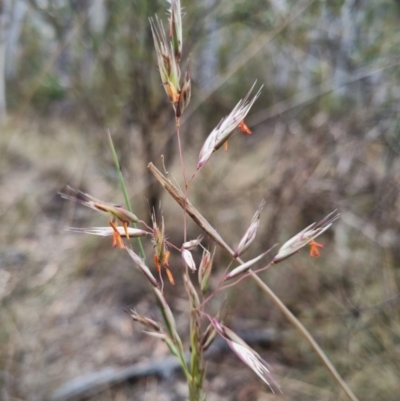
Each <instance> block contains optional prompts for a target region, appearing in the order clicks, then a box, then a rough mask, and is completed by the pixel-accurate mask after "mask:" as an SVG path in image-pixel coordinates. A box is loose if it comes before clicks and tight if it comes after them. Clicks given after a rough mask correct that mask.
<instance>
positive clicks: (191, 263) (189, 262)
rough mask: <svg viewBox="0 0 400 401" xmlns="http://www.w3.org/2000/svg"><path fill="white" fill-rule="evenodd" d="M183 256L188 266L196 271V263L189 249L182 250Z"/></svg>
mask: <svg viewBox="0 0 400 401" xmlns="http://www.w3.org/2000/svg"><path fill="white" fill-rule="evenodd" d="M182 258H183V260H184V261H185V263H186V266H187V267H188V268H189V269H190V270H191V271H192V272H193V271H196V263H194V260H193V255H192V254H191V252H190V251H188V250H187V249H184V250H183V251H182Z"/></svg>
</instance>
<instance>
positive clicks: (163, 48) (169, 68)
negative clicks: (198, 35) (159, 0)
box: [150, 0, 191, 119]
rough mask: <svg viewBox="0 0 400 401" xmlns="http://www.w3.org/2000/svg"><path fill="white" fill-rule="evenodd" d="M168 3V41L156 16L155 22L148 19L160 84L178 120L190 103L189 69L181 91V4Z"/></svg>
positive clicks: (178, 0) (172, 0) (176, 1)
mask: <svg viewBox="0 0 400 401" xmlns="http://www.w3.org/2000/svg"><path fill="white" fill-rule="evenodd" d="M169 3H170V4H171V7H170V9H169V13H170V18H169V39H168V38H167V35H166V34H165V31H164V27H163V24H162V22H161V21H160V20H159V19H158V17H157V16H156V17H155V20H153V19H152V18H150V25H151V31H152V34H153V40H154V47H155V49H156V55H157V64H158V69H159V71H160V76H161V82H162V84H163V85H164V89H165V92H166V93H167V96H168V98H169V101H170V102H171V104H172V107H173V108H174V110H175V117H176V118H177V119H178V118H179V117H180V116H181V115H182V113H183V110H184V109H185V108H186V107H187V106H188V104H189V102H190V97H191V78H190V71H189V68H187V70H186V73H185V76H184V79H183V84H182V89H181V84H180V79H181V68H180V65H179V62H180V60H181V58H182V10H181V2H180V0H171V1H169Z"/></svg>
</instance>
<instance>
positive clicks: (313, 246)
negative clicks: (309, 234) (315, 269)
mask: <svg viewBox="0 0 400 401" xmlns="http://www.w3.org/2000/svg"><path fill="white" fill-rule="evenodd" d="M308 245H310V253H309V256H310V258H312V257H313V256H315V257H317V258H319V257H320V256H321V254H320V252H319V249H318V248H321V249H322V248H323V247H324V246H323V245H322V244H320V243H319V242H316V241H310V242H309V243H308Z"/></svg>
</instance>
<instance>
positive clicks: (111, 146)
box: [107, 130, 146, 260]
mask: <svg viewBox="0 0 400 401" xmlns="http://www.w3.org/2000/svg"><path fill="white" fill-rule="evenodd" d="M107 136H108V142H109V144H110V149H111V153H112V156H113V159H114V163H115V167H116V169H117V173H118V181H119V184H120V185H121V190H122V193H123V195H124V200H125V205H126V207H127V209H128V210H129V211H130V212H131V213H133V212H132V207H131V203H130V201H129V197H128V191H127V190H126V185H125V180H124V176H123V175H122V170H121V166H120V164H119V161H118V156H117V152H116V151H115V147H114V142H113V140H112V137H111V132H110V130H108V131H107ZM133 227H135V228H136V224H135V223H133ZM137 243H138V246H139V251H140V256H141V257H142V259H143V260H145V259H146V256H145V253H144V249H143V244H142V241H141V239H140V238H137Z"/></svg>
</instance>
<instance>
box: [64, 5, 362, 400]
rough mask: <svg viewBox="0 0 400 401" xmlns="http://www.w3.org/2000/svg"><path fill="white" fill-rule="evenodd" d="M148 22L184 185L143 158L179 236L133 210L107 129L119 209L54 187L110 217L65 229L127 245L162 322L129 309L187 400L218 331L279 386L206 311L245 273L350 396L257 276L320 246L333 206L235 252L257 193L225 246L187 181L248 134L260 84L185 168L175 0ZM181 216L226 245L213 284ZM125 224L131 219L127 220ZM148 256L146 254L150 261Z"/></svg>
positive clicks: (197, 391)
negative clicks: (277, 239) (175, 216)
mask: <svg viewBox="0 0 400 401" xmlns="http://www.w3.org/2000/svg"><path fill="white" fill-rule="evenodd" d="M150 25H151V30H152V33H153V38H154V44H155V51H156V56H157V63H158V68H159V72H160V76H161V83H162V85H163V87H164V90H165V92H166V94H167V97H168V100H169V101H170V103H171V106H172V109H173V112H174V118H175V126H176V138H177V144H178V150H179V158H180V165H181V172H182V179H183V190H180V189H179V188H178V187H177V186H175V185H174V184H173V183H172V181H171V180H170V179H169V178H168V177H166V176H165V175H164V174H162V173H161V172H160V171H159V170H158V169H157V168H156V167H155V165H154V164H153V163H150V164H149V166H148V167H149V169H150V171H151V173H152V174H153V176H154V177H155V179H156V180H157V181H158V182H159V183H160V185H162V186H163V187H164V188H165V190H166V191H167V192H168V193H169V194H170V196H171V197H172V198H173V199H174V200H175V201H176V202H177V204H179V205H180V206H181V208H182V210H183V228H182V233H183V235H182V236H183V241H182V243H181V244H173V243H171V242H170V241H169V240H168V237H167V236H166V233H165V231H166V228H165V224H164V217H163V216H162V213H161V212H160V213H159V215H157V213H156V211H153V213H152V225H151V226H149V225H148V224H146V222H145V221H144V219H142V218H140V217H136V215H134V214H133V209H132V208H131V205H130V203H129V196H128V190H127V188H126V186H125V182H124V179H123V175H122V172H121V169H120V166H119V162H118V157H117V153H116V150H115V148H114V145H113V142H112V138H111V134H110V133H109V134H108V138H109V143H110V148H111V151H112V154H113V158H114V161H115V165H116V168H117V171H118V177H119V182H120V185H121V188H122V192H123V195H124V199H125V207H126V209H125V208H124V207H123V206H122V205H115V204H110V203H107V202H103V201H101V200H98V199H96V198H93V197H92V196H90V195H88V194H85V193H83V192H81V191H75V190H73V189H71V188H70V189H67V190H66V191H63V192H61V195H62V196H63V197H65V198H68V199H72V200H75V201H77V202H79V203H81V204H83V205H85V206H88V207H90V208H92V209H94V210H96V211H99V212H102V213H104V214H107V215H108V216H109V217H110V221H109V227H90V228H79V229H78V228H74V227H71V228H69V229H70V230H72V231H80V232H85V233H87V234H95V235H103V236H112V237H113V246H114V247H116V246H119V247H120V248H121V249H123V250H126V251H127V253H128V255H129V256H130V257H131V259H132V260H133V262H134V264H135V266H136V267H137V268H138V269H139V271H140V272H141V273H142V274H143V275H144V277H145V278H146V279H147V281H148V283H149V287H150V290H151V291H152V292H153V294H154V298H155V300H156V303H157V306H158V308H159V310H160V312H161V316H162V320H163V322H162V324H161V323H160V322H156V321H154V320H153V319H150V318H149V317H147V316H142V315H140V314H139V313H138V312H136V311H132V318H133V319H134V320H135V321H137V322H139V323H140V324H142V325H143V326H144V327H145V330H146V333H147V334H148V335H149V336H152V337H154V338H157V339H159V340H161V341H163V342H165V343H166V345H167V346H168V348H169V350H170V352H171V353H172V354H173V355H175V356H176V357H177V358H178V360H179V362H180V366H181V368H182V371H183V373H184V376H185V379H186V381H187V384H188V398H189V400H190V401H200V400H205V399H206V392H205V390H204V380H205V374H206V365H205V362H204V352H205V351H206V350H207V349H208V347H209V346H210V344H211V343H212V341H213V339H214V338H215V337H216V336H217V335H219V336H220V337H222V338H223V339H224V340H225V341H226V343H227V344H228V346H229V347H230V348H231V349H232V351H233V352H234V353H235V354H236V355H237V356H238V358H239V359H240V360H241V361H243V363H244V364H245V365H247V366H248V367H249V368H250V369H252V370H253V371H254V373H255V374H256V375H258V376H259V377H260V379H261V380H263V381H264V382H265V383H266V384H267V385H268V386H269V387H270V389H271V391H273V392H276V391H278V392H279V391H282V389H281V387H280V385H279V384H278V383H277V381H276V380H275V379H274V378H273V376H272V373H271V369H270V367H269V365H268V363H267V362H266V361H264V359H263V358H262V357H261V356H260V355H259V354H258V353H257V352H256V351H255V350H254V349H252V348H251V347H250V346H249V345H247V344H246V343H245V342H244V341H243V340H242V339H241V338H240V337H239V336H238V335H237V334H236V333H234V332H233V331H232V330H231V329H230V328H229V327H227V326H226V325H225V324H224V322H223V319H222V318H221V316H222V315H223V311H222V310H220V311H219V312H218V313H217V315H216V316H215V315H213V314H211V313H210V312H209V304H210V301H211V300H212V299H213V298H214V297H215V295H216V294H218V293H220V292H222V291H224V290H226V289H227V288H230V287H232V286H236V285H239V283H240V282H241V281H242V280H244V279H246V278H251V279H253V280H254V281H255V282H256V284H257V285H258V286H259V287H260V288H261V290H262V291H263V293H264V294H265V295H266V296H267V297H269V298H270V299H271V300H272V301H273V303H274V304H275V305H276V306H277V307H278V308H279V309H280V311H281V312H282V313H283V314H284V316H285V317H286V318H287V319H288V320H289V322H290V323H291V324H292V325H293V326H294V327H296V329H297V330H298V332H299V333H300V335H301V336H302V337H304V338H305V339H306V340H307V342H308V343H309V344H310V346H311V347H312V348H313V350H314V351H315V352H316V353H317V354H318V356H319V358H320V360H321V361H322V363H323V364H324V365H325V367H326V368H327V369H328V371H329V373H330V374H331V375H332V377H333V378H334V380H335V382H336V383H337V385H338V387H339V388H340V389H342V390H343V392H344V393H345V394H346V396H347V397H348V399H350V400H352V401H356V400H357V398H356V396H355V395H354V394H353V393H352V391H351V390H350V388H349V387H348V386H347V385H346V383H345V382H344V380H343V379H342V378H341V377H340V375H339V374H338V372H337V371H336V369H335V368H334V366H333V365H332V363H331V362H330V361H329V359H328V358H327V356H326V355H325V354H324V352H323V351H322V349H321V348H320V347H319V346H318V344H317V342H316V341H315V340H314V339H313V337H312V336H311V334H310V333H309V332H308V331H307V330H306V328H305V327H304V326H303V325H302V324H301V322H300V321H299V320H298V319H297V318H296V317H295V316H294V315H293V314H292V313H291V312H290V311H289V309H288V308H287V307H286V306H285V305H284V304H283V302H282V301H281V300H280V299H279V298H278V297H277V296H276V295H275V294H274V292H273V291H272V290H271V289H270V288H269V287H268V286H267V285H266V284H265V283H264V282H263V281H262V280H261V279H260V277H259V276H258V274H259V273H261V272H263V271H265V270H267V269H270V268H273V267H274V266H276V265H277V264H278V263H281V262H283V261H284V260H285V259H287V258H289V257H292V256H295V254H296V253H297V252H298V251H299V250H300V249H302V248H303V247H306V246H310V256H319V254H320V249H321V248H322V247H323V245H322V244H320V243H318V242H316V241H315V239H316V237H318V236H320V235H321V234H323V233H324V232H325V231H326V230H327V229H329V228H330V227H331V225H332V224H333V223H334V221H335V220H336V219H338V217H339V214H338V212H337V211H334V212H332V213H330V214H329V215H327V216H326V217H325V218H323V219H321V220H320V221H319V222H317V223H312V224H311V225H309V226H308V227H306V228H305V229H304V230H302V231H301V232H299V233H298V234H296V235H295V236H293V237H292V238H291V239H289V240H288V241H287V242H285V243H284V244H283V245H282V246H281V247H279V248H278V249H277V247H275V246H273V247H272V248H270V249H268V250H265V251H264V252H262V253H261V254H260V255H259V256H257V257H255V258H253V259H251V260H248V261H245V260H243V259H242V255H243V254H244V253H245V252H246V251H247V249H248V248H249V247H250V246H251V245H252V243H253V242H254V241H255V239H256V238H257V237H256V234H257V229H258V227H259V224H260V215H261V212H262V209H263V206H264V201H261V203H260V207H259V208H258V210H257V211H256V212H255V214H254V216H253V218H252V220H251V223H250V225H249V227H248V229H247V230H246V232H245V233H244V234H243V236H242V238H241V240H240V241H239V245H238V246H237V247H236V249H232V247H230V246H229V245H228V244H227V243H226V242H225V241H224V239H223V238H222V237H221V236H220V235H219V233H218V231H217V230H216V229H215V228H214V227H213V226H212V225H211V224H210V223H209V222H208V221H207V220H206V219H205V217H204V216H203V215H202V214H201V213H200V212H199V211H198V210H197V209H196V208H195V207H194V206H193V204H192V203H191V202H190V200H189V195H190V189H191V187H192V186H193V185H195V183H196V177H197V176H198V175H199V174H200V173H201V170H202V169H203V167H204V166H205V165H206V164H207V162H208V161H209V160H210V158H211V157H213V155H214V153H216V152H217V151H218V150H219V149H221V148H227V146H228V140H229V139H230V138H231V137H232V136H233V134H234V133H235V132H238V131H240V132H242V133H244V134H247V135H248V134H251V131H250V129H249V128H248V127H247V125H246V124H245V121H244V120H245V118H246V116H247V115H248V113H249V111H250V109H251V107H252V105H253V104H254V103H255V101H256V100H257V98H258V96H259V94H260V91H261V88H260V89H259V90H258V91H257V92H256V93H255V95H253V96H251V94H252V92H253V89H254V88H255V86H256V83H255V84H254V85H253V86H252V87H251V89H250V90H249V92H248V93H247V94H246V95H245V96H244V98H243V99H241V100H239V102H237V104H236V106H235V107H234V108H233V109H232V111H231V113H230V114H229V115H228V116H226V117H224V118H222V119H221V120H220V123H219V124H218V125H217V126H216V127H215V129H214V130H213V131H212V132H211V133H210V135H209V136H208V137H207V139H206V141H205V142H204V144H203V146H202V148H201V149H200V152H199V158H198V163H197V167H196V169H195V171H194V172H193V173H192V174H188V172H187V171H186V167H185V158H184V154H185V152H184V149H183V146H182V141H181V134H180V125H181V117H182V115H184V112H185V109H186V108H187V106H188V105H189V102H190V98H191V77H190V70H189V68H187V69H186V72H185V74H183V77H182V74H181V58H182V55H183V35H182V9H181V4H180V0H171V1H170V9H169V29H168V33H166V31H165V29H164V26H163V23H162V21H161V20H160V19H159V18H158V17H155V18H154V19H151V20H150ZM188 218H191V219H192V220H193V221H194V222H195V223H196V224H197V225H198V226H199V227H200V228H201V229H202V230H203V232H204V234H205V235H207V236H208V237H209V238H211V240H212V241H213V242H214V243H215V244H216V245H217V246H218V247H219V248H221V249H222V251H223V252H226V253H227V254H228V255H229V256H230V259H231V261H230V263H229V264H228V266H227V267H226V268H225V271H224V272H223V273H222V275H220V277H219V280H218V284H217V285H216V286H211V285H210V276H211V274H212V269H213V259H214V254H215V250H212V249H206V248H205V247H203V245H202V244H203V236H200V237H198V238H196V239H190V238H187V236H188V235H187V233H188V230H187V220H188ZM119 222H120V223H121V224H122V227H118V223H119ZM130 224H132V225H133V226H132V227H129V225H130ZM137 226H140V227H141V228H140V229H138V228H137ZM131 237H136V238H137V241H138V244H137V247H138V249H139V251H138V252H136V251H135V250H134V249H133V248H132V247H131V246H130V245H129V244H128V243H127V240H129V239H130V238H131ZM140 237H143V238H144V239H145V240H146V238H151V240H152V242H153V249H154V254H153V258H150V257H148V258H145V251H144V248H143V246H142V243H141V239H140ZM197 247H203V250H204V251H203V255H202V258H201V261H200V263H199V265H198V266H197V265H196V262H195V260H194V258H193V255H192V251H193V250H194V249H195V248H197ZM276 249H277V250H276ZM275 250H276V251H275ZM273 251H275V253H273ZM171 252H174V253H177V254H180V255H181V266H182V269H181V272H180V273H177V272H176V271H171V269H170V267H169V259H170V255H171ZM270 254H271V255H273V257H270V256H269V255H270ZM264 257H265V258H266V257H270V260H269V262H268V263H265V264H264V267H262V268H255V269H254V270H253V267H254V266H257V264H258V262H259V261H260V260H261V259H263V258H264ZM146 260H147V261H146ZM148 261H151V262H152V263H150V262H148ZM152 264H153V265H154V268H155V270H156V272H157V274H156V275H155V274H154V273H153V270H154V269H153V268H152V266H151V265H152ZM164 272H165V273H164ZM194 272H197V274H194ZM164 274H166V276H167V278H168V281H169V283H165V282H164ZM176 274H181V275H182V280H183V283H184V288H185V291H186V296H187V300H188V310H189V315H190V317H189V333H190V334H189V340H188V342H189V344H190V358H189V361H187V358H186V356H185V346H184V344H186V343H187V341H185V340H184V339H182V338H181V336H180V334H179V333H178V330H177V327H176V322H175V317H174V314H173V311H172V309H171V307H170V304H169V302H168V299H167V296H166V294H165V292H164V288H165V286H166V285H173V284H174V283H175V278H174V275H176ZM196 279H197V280H196ZM196 281H197V283H196ZM283 390H284V389H283Z"/></svg>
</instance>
